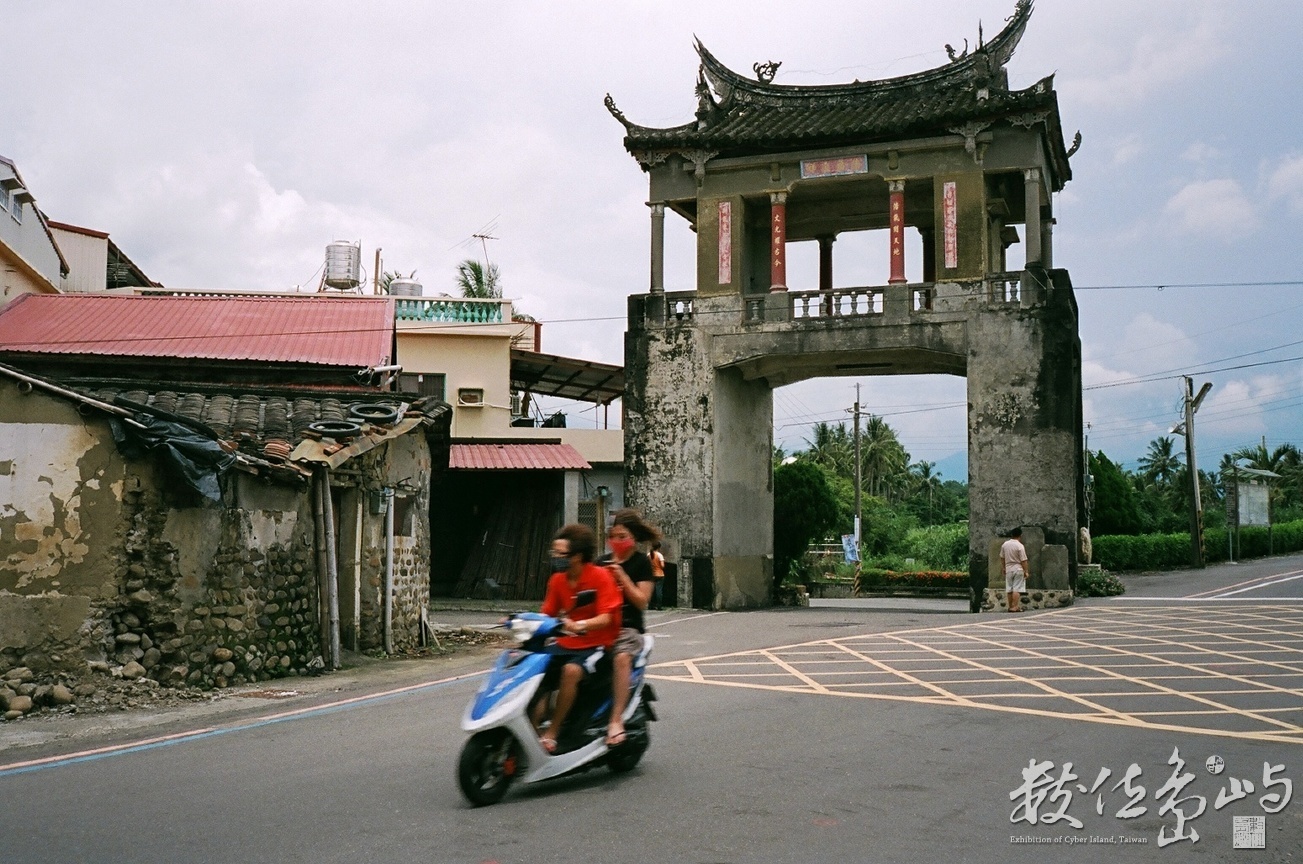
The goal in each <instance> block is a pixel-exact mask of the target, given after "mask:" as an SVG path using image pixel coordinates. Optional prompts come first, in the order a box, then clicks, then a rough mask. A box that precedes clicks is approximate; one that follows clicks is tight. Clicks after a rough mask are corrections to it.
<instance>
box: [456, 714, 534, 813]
mask: <svg viewBox="0 0 1303 864" xmlns="http://www.w3.org/2000/svg"><path fill="white" fill-rule="evenodd" d="M519 769H520V744H519V743H518V742H517V741H516V736H514V735H512V734H511V733H510V732H508V731H507V730H506V729H500V728H499V729H486V730H484V731H483V732H477V733H475V734H474V735H472V736H471V737H470V740H468V741H467V742H466V744H465V746H463V747H462V748H461V758H460V759H459V760H458V762H457V783H458V785H460V786H461V791H462V794H463V795H465V796H466V800H467V801H470V802H471V803H472V804H474V805H475V806H476V807H483V806H485V805H486V804H496V803H498V802H499V801H501V800H502V796H503V795H506V794H507V787H509V786H510V785H511V781H512V780H514V779H516V773H517V771H518V770H519Z"/></svg>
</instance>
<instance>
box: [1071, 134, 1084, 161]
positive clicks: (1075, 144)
mask: <svg viewBox="0 0 1303 864" xmlns="http://www.w3.org/2000/svg"><path fill="white" fill-rule="evenodd" d="M1080 149H1081V130H1080V129H1078V130H1077V134H1076V135H1073V136H1072V146H1071V147H1069V148H1068V158H1069V159H1071V158H1072V154H1074V153H1076V152H1077V151H1078V150H1080Z"/></svg>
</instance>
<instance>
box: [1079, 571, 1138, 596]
mask: <svg viewBox="0 0 1303 864" xmlns="http://www.w3.org/2000/svg"><path fill="white" fill-rule="evenodd" d="M1125 593H1127V587H1126V586H1125V585H1123V584H1122V580H1121V579H1119V578H1118V577H1116V576H1114V575H1113V574H1112V573H1109V572H1108V571H1107V570H1100V571H1094V570H1092V571H1089V572H1086V573H1082V574H1080V575H1078V576H1077V594H1078V595H1080V596H1082V597H1116V596H1117V595H1119V594H1125Z"/></svg>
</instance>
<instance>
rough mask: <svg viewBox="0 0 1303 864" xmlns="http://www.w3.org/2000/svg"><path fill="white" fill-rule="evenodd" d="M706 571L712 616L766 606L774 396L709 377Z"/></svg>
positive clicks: (748, 384) (725, 373) (738, 381)
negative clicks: (710, 508)
mask: <svg viewBox="0 0 1303 864" xmlns="http://www.w3.org/2000/svg"><path fill="white" fill-rule="evenodd" d="M714 390H715V392H714V414H715V417H714V423H713V433H712V449H713V451H714V462H715V477H714V486H713V493H714V495H713V499H714V536H713V537H712V543H711V548H712V556H713V563H712V570H713V574H714V596H713V598H712V602H711V606H712V608H715V609H747V608H753V607H757V606H768V605H769V602H770V596H771V594H772V591H771V588H772V586H773V582H774V578H773V577H774V556H773V550H774V475H773V453H774V436H773V426H774V420H773V417H774V394H773V390H771V389H770V387H769V385H768V384H767V383H766V382H765V381H747V380H746V379H745V378H744V377H743V376H742V374H741V373H740V372H739V371H738V370H736V369H718V370H716V372H715V388H714Z"/></svg>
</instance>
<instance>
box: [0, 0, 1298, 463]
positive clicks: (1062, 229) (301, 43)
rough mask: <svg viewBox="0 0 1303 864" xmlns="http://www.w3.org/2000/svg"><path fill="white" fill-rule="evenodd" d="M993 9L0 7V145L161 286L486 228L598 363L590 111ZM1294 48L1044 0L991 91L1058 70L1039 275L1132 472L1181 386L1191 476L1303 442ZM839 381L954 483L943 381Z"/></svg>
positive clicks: (601, 184) (969, 32)
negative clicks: (1191, 414)
mask: <svg viewBox="0 0 1303 864" xmlns="http://www.w3.org/2000/svg"><path fill="white" fill-rule="evenodd" d="M1012 10H1013V0H926V2H920V0H858V2H802V3H799V4H797V3H791V4H780V3H764V2H761V3H757V2H754V0H750V2H708V0H696V2H673V0H660V2H655V3H652V2H645V0H626V2H619V3H609V2H564V0H556V2H551V3H530V2H479V3H458V4H445V3H413V2H407V3H399V2H375V3H366V4H358V3H343V2H311V3H309V2H232V0H225V2H199V0H193V2H187V3H165V2H161V0H159V2H114V3H101V2H91V0H85V2H65V0H45V2H41V3H10V4H7V8H6V12H5V19H6V20H5V34H6V36H7V37H8V38H7V39H6V40H5V43H6V68H7V69H8V85H7V86H6V87H4V88H0V117H2V118H3V122H2V123H0V154H3V155H5V156H7V157H9V158H11V159H13V160H14V161H15V162H16V163H17V164H18V166H19V169H20V170H21V171H22V172H23V175H24V177H25V179H26V180H27V182H28V183H29V185H30V186H31V188H32V190H33V192H34V193H35V195H36V197H37V201H38V204H39V205H40V206H41V207H42V208H43V209H44V210H45V211H46V212H47V213H48V214H49V215H50V217H51V218H53V219H57V220H61V221H65V222H72V223H75V224H80V225H85V226H88V227H93V228H97V229H101V230H105V231H108V232H110V233H111V234H112V236H113V239H114V240H115V242H117V243H118V245H120V246H121V247H122V248H123V249H124V250H125V251H126V252H127V254H128V255H130V256H131V257H132V258H133V259H134V260H135V261H136V262H137V263H138V264H140V265H141V266H142V267H143V269H144V270H145V271H146V272H147V273H148V274H149V275H150V276H151V277H153V278H154V279H157V280H160V281H162V282H164V283H165V284H167V285H168V286H170V287H190V286H194V287H213V288H261V289H288V288H293V287H294V286H296V285H307V284H315V278H316V276H317V270H318V268H319V267H320V265H321V261H322V257H323V249H324V246H325V244H327V243H328V242H330V241H332V240H335V239H352V240H361V242H362V246H363V260H364V262H365V263H366V264H367V266H368V267H369V266H370V263H371V261H372V256H373V253H374V250H375V248H376V247H377V246H380V247H383V249H384V253H383V254H384V262H385V264H384V267H385V269H397V270H402V271H404V272H409V271H411V270H416V271H417V275H418V278H420V279H421V281H422V282H423V283H424V284H425V286H426V292H427V293H435V292H439V291H448V292H450V293H451V292H452V291H453V290H454V289H453V284H452V279H453V268H454V266H455V264H456V262H457V261H458V260H460V259H461V258H464V257H468V256H471V255H476V256H479V255H482V254H483V253H482V251H481V249H480V247H479V245H478V244H475V243H473V242H471V243H468V242H467V241H468V240H469V238H470V237H471V235H472V234H474V233H476V232H478V231H481V230H482V229H484V228H485V227H486V226H491V227H492V229H493V234H494V236H496V237H498V238H499V239H497V240H493V241H490V242H489V244H488V252H489V255H490V257H491V258H492V260H493V261H494V262H495V263H497V264H498V265H499V266H500V267H501V269H502V273H503V280H504V284H505V289H506V293H507V294H508V296H511V297H513V298H515V299H516V300H517V301H518V302H519V305H520V306H521V307H522V308H523V309H525V310H526V311H528V312H530V313H532V314H534V315H535V316H536V317H537V318H539V319H541V320H543V321H545V322H547V323H546V324H545V326H544V348H545V349H546V350H549V351H553V352H556V353H563V354H569V355H574V356H580V357H586V358H590V359H597V360H604V361H608V362H617V363H618V362H621V359H622V347H621V346H622V338H623V337H622V334H623V331H624V323H623V315H624V309H625V297H626V295H628V294H630V293H636V292H641V291H644V290H645V286H646V284H647V251H646V250H647V246H648V239H647V238H648V217H647V208H646V207H645V206H644V201H645V200H646V196H647V190H646V179H645V175H644V174H643V173H642V172H641V171H640V170H639V168H638V165H637V164H636V163H635V162H634V161H633V160H632V159H631V158H630V157H629V156H628V155H627V154H626V153H625V152H624V150H623V148H622V147H621V143H620V142H621V137H622V132H623V130H622V129H621V127H620V126H619V124H618V123H616V122H615V121H614V120H613V119H612V118H611V117H610V116H609V115H608V114H607V113H606V111H605V110H604V108H603V107H602V97H603V95H604V94H605V93H607V92H608V91H609V92H610V93H611V94H612V95H613V96H614V97H615V99H616V100H617V102H618V104H619V106H620V107H621V109H623V110H624V111H625V113H626V114H627V115H628V116H629V117H630V118H631V119H633V120H634V121H635V122H639V123H643V124H646V125H666V126H668V125H673V124H677V123H681V122H684V121H686V120H688V119H690V118H691V116H692V112H693V110H694V107H695V101H694V98H693V92H692V88H693V84H694V81H695V76H696V56H695V54H694V52H693V50H692V37H693V35H694V34H696V35H698V36H700V37H701V39H702V40H703V41H704V42H705V43H706V45H707V46H709V47H710V49H711V50H712V51H713V52H714V53H715V55H716V56H718V57H719V58H720V59H721V60H723V61H724V62H725V63H727V64H729V65H730V66H732V67H733V68H735V69H739V70H749V69H750V68H751V64H752V63H753V62H755V61H757V60H760V61H764V60H781V61H783V66H782V68H781V70H780V72H779V77H778V79H777V80H778V81H779V83H785V84H812V83H837V82H843V81H849V80H852V79H856V78H858V79H862V80H863V79H870V78H882V77H890V76H894V75H902V74H907V73H910V72H915V71H920V70H922V69H927V68H931V67H934V66H937V65H941V64H942V63H944V62H945V61H946V55H945V52H944V48H943V46H944V45H945V43H947V42H949V43H952V44H955V45H956V46H958V45H961V44H962V42H963V40H964V39H965V38H967V39H968V40H969V41H970V42H973V41H975V39H976V36H977V27H978V22H979V21H981V22H982V23H983V25H984V27H985V31H986V33H987V34H988V35H990V34H993V33H994V32H996V31H997V30H998V29H999V27H1000V26H1001V24H1002V22H1003V20H1004V19H1005V18H1006V17H1007V16H1008V15H1009V14H1010V13H1011V12H1012ZM1300 32H1303V9H1301V8H1299V7H1298V5H1297V4H1294V3H1288V2H1285V0H1237V2H1235V3H1234V4H1227V3H1224V2H1213V0H1148V2H1144V3H1137V2H1134V0H1125V2H1124V0H1096V2H1094V3H1089V4H1084V3H1078V2H1068V0H1038V2H1037V8H1036V13H1035V15H1034V16H1033V18H1032V22H1031V25H1030V27H1029V28H1028V32H1027V35H1026V37H1025V38H1024V40H1023V42H1022V45H1021V47H1020V48H1019V51H1018V53H1017V55H1016V56H1015V57H1014V59H1013V61H1012V63H1011V64H1010V66H1009V71H1010V78H1011V83H1012V85H1013V86H1015V87H1025V86H1027V85H1029V84H1031V83H1033V82H1035V81H1036V80H1038V79H1040V78H1041V77H1043V76H1044V75H1046V74H1049V73H1051V72H1054V73H1057V77H1056V79H1055V80H1056V87H1057V90H1058V93H1059V100H1060V108H1061V112H1062V117H1063V124H1064V127H1065V129H1066V130H1067V131H1068V133H1069V134H1071V133H1072V131H1073V130H1076V129H1080V130H1081V131H1082V134H1083V136H1084V145H1083V146H1082V148H1081V151H1080V152H1079V153H1078V154H1077V155H1076V156H1075V157H1074V159H1073V171H1074V180H1073V181H1072V183H1070V184H1069V185H1068V187H1067V189H1066V190H1065V191H1064V192H1063V193H1061V194H1060V195H1059V196H1058V200H1057V201H1056V215H1057V218H1058V223H1059V224H1058V227H1057V231H1056V234H1055V258H1056V264H1057V265H1058V266H1063V267H1067V268H1069V270H1070V271H1071V273H1072V278H1073V281H1074V283H1075V284H1076V285H1077V286H1078V287H1079V294H1078V301H1079V304H1080V308H1081V334H1082V341H1083V345H1084V353H1085V368H1084V378H1085V381H1086V385H1087V387H1088V388H1090V389H1088V390H1087V392H1086V394H1085V398H1086V418H1087V420H1088V421H1089V422H1090V424H1091V431H1090V442H1091V444H1092V446H1093V447H1097V448H1102V449H1103V450H1104V451H1105V452H1107V453H1108V454H1109V455H1110V456H1111V457H1113V458H1115V459H1118V460H1121V461H1123V462H1124V463H1125V464H1128V465H1130V466H1134V464H1135V460H1136V459H1137V458H1138V457H1139V456H1140V455H1141V454H1142V453H1143V452H1144V450H1145V447H1146V444H1147V442H1148V441H1150V440H1151V439H1153V438H1154V437H1156V436H1158V435H1161V434H1164V433H1165V432H1166V431H1167V430H1168V429H1169V428H1171V426H1172V425H1173V423H1174V422H1175V421H1176V419H1177V415H1178V407H1179V401H1180V390H1179V378H1176V377H1173V376H1179V375H1180V374H1182V373H1190V374H1195V377H1196V379H1197V380H1196V386H1198V384H1199V383H1202V382H1203V381H1211V382H1213V384H1214V387H1213V390H1212V392H1211V394H1210V395H1209V397H1208V399H1207V400H1206V401H1205V403H1204V406H1203V408H1202V409H1201V410H1200V413H1199V417H1198V424H1197V428H1198V431H1199V445H1200V452H1201V456H1200V463H1201V465H1203V466H1204V467H1211V466H1212V465H1215V464H1216V462H1217V459H1218V457H1219V456H1220V454H1221V453H1222V452H1225V451H1226V450H1228V449H1233V448H1235V447H1239V446H1243V445H1246V444H1256V443H1258V442H1259V441H1260V440H1261V439H1262V438H1263V437H1264V436H1265V438H1266V440H1267V443H1268V445H1270V446H1275V445H1276V444H1280V443H1283V442H1286V441H1289V442H1294V443H1297V444H1303V428H1301V427H1300V422H1299V421H1300V419H1301V418H1303V361H1300V360H1299V359H1297V358H1300V357H1303V342H1300V341H1299V340H1303V334H1300V328H1299V327H1298V322H1299V321H1300V320H1303V282H1301V281H1300V280H1303V267H1301V266H1300V265H1301V264H1303V244H1300V242H1299V236H1300V234H1303V119H1300V112H1299V111H1298V103H1299V97H1300V95H1301V94H1303V86H1301V85H1303V80H1301V79H1303V76H1301V74H1300V71H1299V70H1300V68H1301V67H1303V63H1300V61H1299V60H1298V57H1297V55H1298V51H1299V45H1298V39H1297V36H1298V34H1299V33H1300ZM667 222H668V223H669V225H668V237H667V242H668V245H669V250H668V260H667V284H668V286H669V288H670V289H671V290H675V289H689V288H692V287H693V285H692V256H693V254H694V253H693V238H692V235H691V234H690V233H689V232H688V230H687V228H686V226H685V225H684V224H683V223H682V222H681V221H678V220H677V219H676V218H675V217H672V216H671V218H670V219H668V220H667ZM1015 248H1016V247H1015ZM846 250H850V251H846ZM838 254H839V256H840V257H839V258H838V275H839V282H841V281H842V280H843V279H844V280H846V282H845V283H844V284H881V283H883V282H885V281H886V276H887V260H886V252H885V244H884V243H882V242H880V240H879V239H878V238H873V237H867V238H862V242H859V243H858V244H839V246H838ZM848 259H853V260H848ZM815 261H816V259H815V257H814V254H813V251H812V250H807V249H800V248H794V249H793V250H792V251H791V263H790V264H789V273H790V278H789V281H790V282H791V284H792V285H793V286H794V287H815V283H816V282H817V271H816V264H815ZM914 266H915V262H911V268H913V267H914ZM1262 283H1277V284H1262ZM1159 285H1162V286H1166V287H1164V288H1163V289H1162V290H1159V288H1158V287H1156V286H1159ZM1291 343H1293V344H1291ZM1290 358H1294V359H1290ZM1276 361H1285V362H1276ZM1253 364H1257V365H1253ZM1230 367H1241V368H1230ZM1137 378H1140V379H1145V380H1147V381H1149V383H1140V384H1137V383H1128V382H1133V381H1134V380H1135V379H1137ZM1150 379H1156V380H1150ZM862 383H863V385H864V387H863V400H864V403H865V405H866V408H867V409H868V410H872V411H875V412H877V413H881V414H884V415H886V416H888V418H889V419H890V422H891V423H892V424H893V426H895V427H896V428H897V429H898V430H899V432H900V435H901V438H902V440H903V442H904V443H905V445H906V447H907V449H909V450H910V452H911V453H912V454H913V456H914V458H915V459H926V460H929V461H934V462H938V463H939V465H940V467H941V469H942V471H943V474H944V476H946V477H950V478H956V479H960V478H963V476H964V470H965V469H964V464H965V462H964V457H963V450H964V440H965V432H964V410H963V408H962V407H961V405H962V402H963V399H964V385H963V381H962V380H960V379H946V378H939V377H936V378H934V377H929V378H924V379H900V378H894V379H874V378H868V379H863V380H862ZM854 384H855V379H824V380H819V381H809V382H804V383H802V384H798V385H794V386H792V387H788V388H784V389H783V390H780V391H779V392H778V393H777V394H776V401H775V421H774V422H775V430H776V435H777V437H778V438H779V440H780V441H782V442H783V443H785V444H786V445H787V446H788V448H789V449H792V448H799V447H800V446H802V439H803V438H804V437H805V436H807V435H809V430H810V424H811V423H812V422H813V421H815V420H821V419H826V420H833V421H836V420H838V419H841V418H843V417H845V416H846V413H845V409H847V408H849V406H850V404H851V402H852V401H853V399H854ZM1101 385H1118V386H1101ZM946 406H950V407H946ZM592 417H593V414H592V413H591V412H590V413H589V414H588V415H587V418H584V419H579V420H577V421H574V422H575V423H576V424H582V423H589V422H593V421H592V419H591V418H592Z"/></svg>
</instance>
